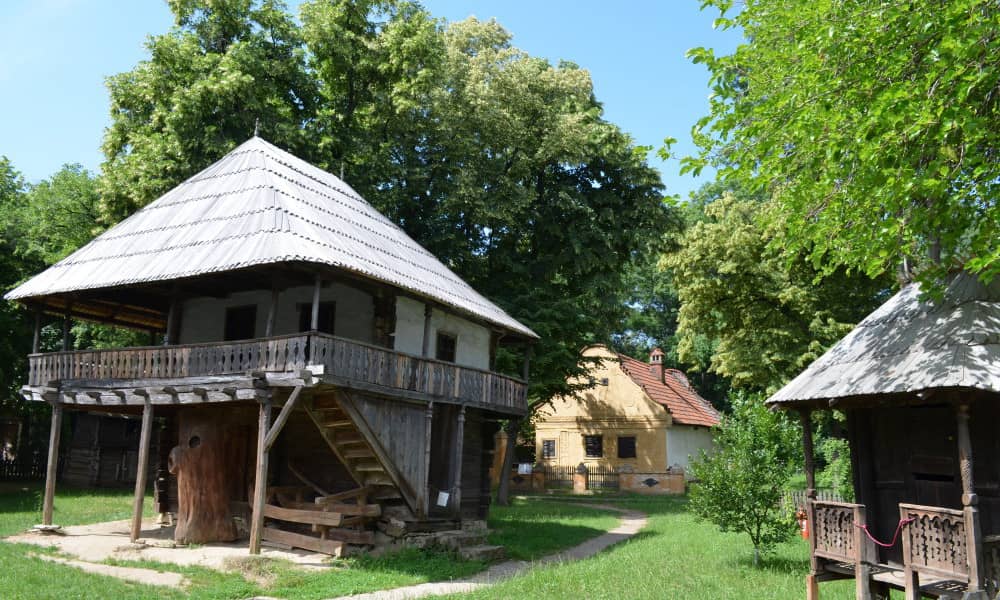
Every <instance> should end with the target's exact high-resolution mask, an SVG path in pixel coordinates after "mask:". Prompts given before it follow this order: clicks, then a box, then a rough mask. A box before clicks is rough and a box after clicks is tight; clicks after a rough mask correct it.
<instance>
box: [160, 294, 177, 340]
mask: <svg viewBox="0 0 1000 600" xmlns="http://www.w3.org/2000/svg"><path fill="white" fill-rule="evenodd" d="M179 309H180V301H179V300H178V299H177V294H176V293H175V294H173V295H172V296H171V298H170V309H169V310H168V311H167V329H166V331H164V332H163V345H164V346H171V345H173V344H176V343H177V340H176V339H175V335H174V329H176V328H177V311H178V310H179Z"/></svg>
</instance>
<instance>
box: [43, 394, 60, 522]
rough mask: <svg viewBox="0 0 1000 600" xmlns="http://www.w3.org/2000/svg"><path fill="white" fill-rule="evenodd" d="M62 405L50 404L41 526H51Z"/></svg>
mask: <svg viewBox="0 0 1000 600" xmlns="http://www.w3.org/2000/svg"><path fill="white" fill-rule="evenodd" d="M62 413H63V407H62V404H60V403H58V402H55V403H53V404H52V425H51V426H50V427H51V429H50V430H49V462H48V465H47V466H46V469H45V499H44V500H43V501H42V525H44V526H46V527H51V526H52V502H53V500H54V499H55V495H56V470H57V468H58V466H59V434H60V432H61V431H62Z"/></svg>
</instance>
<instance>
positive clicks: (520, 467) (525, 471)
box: [517, 463, 531, 475]
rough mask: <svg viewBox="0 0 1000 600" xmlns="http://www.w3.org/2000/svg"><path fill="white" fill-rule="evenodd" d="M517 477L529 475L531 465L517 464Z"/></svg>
mask: <svg viewBox="0 0 1000 600" xmlns="http://www.w3.org/2000/svg"><path fill="white" fill-rule="evenodd" d="M517 474H518V475H531V463H517Z"/></svg>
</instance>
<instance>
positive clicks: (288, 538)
mask: <svg viewBox="0 0 1000 600" xmlns="http://www.w3.org/2000/svg"><path fill="white" fill-rule="evenodd" d="M263 538H264V539H265V540H267V541H269V542H277V543H279V544H285V545H286V546H292V547H295V548H303V549H305V550H312V551H313V552H321V553H323V554H329V555H330V556H338V557H339V556H343V553H344V542H342V541H337V540H321V539H319V538H314V537H312V536H308V535H303V534H301V533H292V532H291V531H282V530H281V529H275V528H274V527H265V528H264V529H263Z"/></svg>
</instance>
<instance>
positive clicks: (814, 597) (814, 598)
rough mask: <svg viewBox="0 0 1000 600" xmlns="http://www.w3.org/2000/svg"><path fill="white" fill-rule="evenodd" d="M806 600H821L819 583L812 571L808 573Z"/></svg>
mask: <svg viewBox="0 0 1000 600" xmlns="http://www.w3.org/2000/svg"><path fill="white" fill-rule="evenodd" d="M806 600H819V583H817V582H816V576H815V575H813V574H812V573H809V574H808V575H806Z"/></svg>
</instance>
